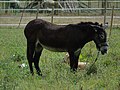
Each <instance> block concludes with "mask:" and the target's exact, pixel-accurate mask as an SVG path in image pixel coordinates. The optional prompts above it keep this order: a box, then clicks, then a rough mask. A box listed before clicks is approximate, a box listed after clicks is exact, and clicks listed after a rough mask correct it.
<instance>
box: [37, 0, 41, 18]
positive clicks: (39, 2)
mask: <svg viewBox="0 0 120 90" xmlns="http://www.w3.org/2000/svg"><path fill="white" fill-rule="evenodd" d="M39 8H40V1H38V7H37V13H36V19H38V13H39Z"/></svg>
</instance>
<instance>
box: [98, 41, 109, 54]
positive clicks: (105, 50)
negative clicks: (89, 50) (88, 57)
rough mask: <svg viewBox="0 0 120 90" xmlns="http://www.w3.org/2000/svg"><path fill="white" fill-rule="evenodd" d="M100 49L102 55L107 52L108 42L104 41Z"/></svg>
mask: <svg viewBox="0 0 120 90" xmlns="http://www.w3.org/2000/svg"><path fill="white" fill-rule="evenodd" d="M100 51H101V54H102V55H104V54H107V51H108V44H107V43H105V44H104V45H103V46H101V48H100Z"/></svg>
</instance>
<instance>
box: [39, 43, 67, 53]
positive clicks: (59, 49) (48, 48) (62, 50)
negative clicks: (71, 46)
mask: <svg viewBox="0 0 120 90" xmlns="http://www.w3.org/2000/svg"><path fill="white" fill-rule="evenodd" d="M41 46H42V47H43V48H45V49H47V50H50V51H54V52H66V51H67V50H66V49H63V48H55V47H50V46H45V45H43V44H41Z"/></svg>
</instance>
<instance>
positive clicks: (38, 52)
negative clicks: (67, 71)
mask: <svg viewBox="0 0 120 90" xmlns="http://www.w3.org/2000/svg"><path fill="white" fill-rule="evenodd" d="M42 50H43V47H42V46H41V45H40V44H37V45H36V47H35V53H34V65H35V68H36V71H37V74H38V75H40V76H42V73H41V70H40V68H39V58H40V56H41V53H42Z"/></svg>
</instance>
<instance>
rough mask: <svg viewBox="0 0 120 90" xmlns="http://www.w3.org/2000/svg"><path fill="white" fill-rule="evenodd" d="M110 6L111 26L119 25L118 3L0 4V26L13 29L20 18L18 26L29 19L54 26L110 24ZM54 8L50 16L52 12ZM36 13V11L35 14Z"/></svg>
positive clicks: (50, 0) (44, 0)
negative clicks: (90, 23)
mask: <svg viewBox="0 0 120 90" xmlns="http://www.w3.org/2000/svg"><path fill="white" fill-rule="evenodd" d="M113 6H114V23H113V25H115V26H119V25H120V1H119V0H115V1H112V0H94V1H93V0H89V1H87V0H64V1H63V0H56V1H53V0H39V1H37V0H33V1H28V0H27V1H18V0H9V1H3V0H2V1H0V26H6V25H7V26H16V25H18V23H19V20H20V17H21V14H22V13H23V11H24V13H23V20H22V23H21V25H23V26H24V25H26V23H27V22H29V21H30V20H32V19H35V18H36V13H37V12H38V18H42V19H45V20H47V21H51V15H52V13H53V14H54V17H53V19H54V20H53V22H54V23H56V24H68V23H77V22H80V21H92V22H100V23H105V22H110V19H111V11H112V7H113ZM53 7H54V12H52V8H53ZM38 10H39V11H38Z"/></svg>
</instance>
